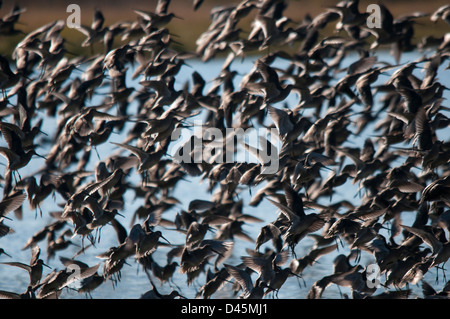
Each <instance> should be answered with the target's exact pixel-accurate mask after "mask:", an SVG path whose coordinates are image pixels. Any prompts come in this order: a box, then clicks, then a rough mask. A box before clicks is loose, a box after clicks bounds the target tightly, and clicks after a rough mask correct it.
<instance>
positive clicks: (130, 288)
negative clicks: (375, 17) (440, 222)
mask: <svg viewBox="0 0 450 319" xmlns="http://www.w3.org/2000/svg"><path fill="white" fill-rule="evenodd" d="M379 57H380V58H379V60H383V61H386V62H389V63H394V61H393V59H392V57H391V56H390V55H389V54H386V53H382V54H381V55H379ZM416 57H417V56H416V55H414V54H404V55H403V57H402V62H408V61H411V60H414V59H415V58H416ZM255 60H256V58H252V57H249V58H245V59H244V60H243V61H235V62H234V63H233V65H232V67H231V68H232V69H234V70H237V71H238V72H239V74H238V75H237V76H236V78H235V85H236V87H237V88H238V87H239V82H240V81H241V79H242V76H243V75H244V74H246V73H247V72H248V71H249V70H250V69H251V67H252V66H253V62H254V61H255ZM351 61H352V57H350V58H349V59H348V60H347V62H346V63H351ZM222 63H223V60H215V61H211V62H207V63H203V62H201V61H196V60H192V61H188V64H189V66H183V67H182V69H181V71H180V73H179V76H178V77H177V80H176V88H178V89H180V88H181V87H183V85H184V83H185V82H186V81H190V80H191V75H192V73H193V72H194V70H195V71H197V72H199V73H200V74H202V75H203V77H204V79H205V80H206V81H207V82H208V81H209V84H208V86H209V85H210V84H211V83H210V81H211V80H213V79H214V78H215V77H216V76H217V75H218V74H219V72H220V68H221V67H222ZM276 63H278V65H279V66H280V67H283V66H285V65H286V64H285V63H286V62H285V61H282V60H280V61H277V62H276ZM275 65H277V64H275ZM76 72H77V71H75V73H74V75H75V76H80V73H76ZM418 72H420V71H418ZM132 73H133V72H132V70H129V71H128V73H127V74H128V75H129V77H128V86H129V87H138V81H139V80H140V79H137V80H135V81H133V80H132V79H131V77H130V75H131V74H132ZM419 76H420V75H419ZM386 79H387V78H384V77H383V76H380V82H382V81H385V80H386ZM439 80H440V81H441V83H443V84H444V85H447V86H448V84H449V83H450V76H449V71H442V72H440V73H439ZM208 86H207V87H206V89H205V92H206V91H207V90H208ZM446 93H447V92H446ZM446 97H447V98H449V96H448V95H447V96H446ZM375 98H378V96H375ZM100 101H101V97H99V96H97V97H96V98H94V99H93V100H92V104H93V105H95V104H98V103H99V102H100ZM286 102H287V105H289V106H290V107H294V106H295V105H296V103H297V102H298V97H297V96H296V95H295V93H292V94H291V95H290V96H289V98H288V99H287V100H286ZM275 106H278V107H279V106H280V105H275ZM135 107H136V103H131V104H130V107H129V111H130V112H132V111H133V109H134V108H135ZM447 115H448V114H447ZM199 118H201V115H199ZM44 120H45V122H44V125H43V131H44V132H45V133H47V134H48V135H49V137H52V134H53V131H52V130H51V128H53V127H55V123H56V122H55V120H54V119H52V118H45V119H44ZM192 120H194V119H192ZM269 121H270V119H268V124H269ZM127 125H128V126H127V127H125V129H124V132H127V128H131V125H132V124H127ZM373 129H374V125H369V126H368V127H367V129H366V130H365V131H364V132H363V134H361V135H359V136H353V135H352V136H351V137H350V138H349V142H347V143H350V144H345V145H349V146H353V147H354V146H358V145H362V143H363V142H364V140H365V138H366V137H368V136H371V135H375V134H376V133H375V132H374V131H373ZM448 133H449V130H441V131H439V132H438V134H439V135H438V136H439V138H441V139H448V136H449V134H448ZM123 138H124V136H122V135H119V134H113V135H111V137H110V139H109V141H111V142H118V143H120V142H121V141H122V140H123ZM117 151H118V149H117V148H116V147H115V146H114V145H112V144H110V143H108V142H107V143H105V144H103V145H100V146H99V147H98V153H99V154H100V159H101V160H104V159H106V158H107V156H109V155H111V154H112V153H113V152H117ZM38 153H40V154H45V150H43V149H38ZM0 162H2V163H5V162H6V161H5V160H3V158H0ZM97 162H98V158H97V156H96V154H95V153H93V154H92V155H91V161H90V162H89V163H88V167H87V168H86V169H87V170H93V169H94V167H95V166H96V164H97ZM42 165H43V160H42V159H39V158H33V159H32V161H31V163H30V165H29V166H27V167H26V168H24V169H22V170H20V174H21V176H22V177H26V176H28V175H32V174H34V173H35V172H36V171H38V170H39V168H40V167H42ZM132 174H134V172H132ZM321 174H322V177H323V178H326V177H327V176H328V174H329V171H326V170H324V171H323V172H321ZM132 181H133V179H132ZM134 181H136V182H139V177H138V175H137V174H136V175H135V179H134ZM264 185H265V183H262V184H261V185H259V186H257V187H255V188H254V189H253V190H252V194H255V193H256V192H257V190H258V189H259V188H260V187H263V186H264ZM207 187H208V182H207V181H205V182H202V181H201V178H190V179H189V181H184V180H182V181H180V182H179V183H178V184H177V186H176V187H175V189H173V196H174V197H175V198H178V199H179V200H181V202H182V203H181V204H179V205H176V206H175V207H174V208H172V209H170V210H168V211H166V212H164V214H163V218H165V219H168V220H173V219H174V217H175V215H176V213H177V212H179V211H181V210H182V209H184V210H187V208H188V205H189V202H190V201H191V200H194V199H205V200H209V199H210V198H211V194H210V193H208V192H207ZM357 189H358V185H353V184H351V182H348V183H346V184H344V185H343V186H341V187H339V188H338V189H337V193H336V195H335V196H333V200H332V202H333V203H334V202H337V201H339V200H341V199H346V200H349V201H351V202H352V203H353V204H354V205H357V204H358V203H359V201H360V198H359V197H358V196H357ZM239 197H240V198H241V199H242V200H243V201H244V210H243V213H245V214H249V215H253V216H255V217H258V218H261V219H263V220H264V222H262V223H249V224H246V225H244V226H243V229H244V231H245V232H247V233H248V234H249V235H250V236H251V237H252V238H256V236H257V235H258V233H259V230H260V228H261V227H262V226H264V225H265V224H266V223H268V222H271V221H273V220H275V219H276V218H277V215H278V211H277V209H276V208H275V207H274V206H273V205H272V204H271V203H269V202H268V201H267V200H263V201H262V202H261V203H260V205H259V206H258V207H251V206H249V205H248V203H249V201H250V200H251V195H250V194H249V192H248V190H247V189H242V191H241V193H240V194H239ZM141 203H142V200H141V199H135V198H134V193H133V191H131V190H130V191H127V192H126V193H125V207H124V209H123V210H122V211H121V214H123V215H124V217H117V219H118V220H119V221H120V222H121V223H122V224H123V225H124V226H125V227H126V228H127V229H128V230H129V229H130V226H131V225H130V223H131V217H132V215H133V212H134V211H135V210H136V209H137V208H138V207H139V206H140V205H141ZM320 203H321V204H323V205H328V204H330V202H329V201H328V200H326V199H321V200H320ZM64 204H65V203H64V202H63V200H62V198H61V197H59V196H58V195H57V196H56V197H55V198H53V197H48V198H47V199H46V200H45V202H44V203H43V204H42V206H41V207H42V210H43V215H42V217H41V216H39V214H38V216H37V217H36V212H35V211H33V210H30V209H29V208H28V203H27V202H25V203H24V214H23V219H21V220H18V219H17V218H16V217H15V216H14V214H13V213H11V214H10V215H9V216H8V217H11V218H12V221H5V224H7V225H9V226H10V227H12V228H13V229H14V230H15V233H14V234H10V235H8V236H6V237H3V238H0V247H3V248H4V249H5V250H6V251H7V252H8V253H9V254H10V255H12V258H8V257H7V256H4V255H2V256H0V261H1V262H6V261H18V262H23V263H29V259H30V251H29V250H24V251H23V250H21V249H22V247H23V246H24V245H25V243H26V241H27V240H28V239H29V238H30V237H31V236H32V235H33V234H34V233H35V232H36V231H38V230H40V229H41V228H42V227H43V226H45V225H47V224H50V223H51V222H53V221H54V220H53V219H52V217H51V216H49V214H48V213H49V212H52V211H59V210H61V208H60V206H58V205H64ZM414 217H415V213H409V212H405V213H403V214H402V219H403V223H404V224H406V225H410V224H411V223H412V221H413V220H414ZM66 228H67V227H66ZM66 228H65V229H66ZM158 228H159V229H161V230H162V231H163V234H164V236H165V237H166V238H167V239H168V240H169V241H170V243H172V244H174V245H177V244H183V243H184V239H185V236H184V234H182V233H178V232H177V231H174V230H171V229H164V228H163V227H161V226H157V229H158ZM383 232H384V230H381V233H382V234H383ZM213 236H214V234H212V233H208V235H207V237H208V238H212V237H213ZM72 242H73V244H74V245H71V246H70V247H69V248H67V249H66V250H64V251H60V252H57V255H56V257H55V258H53V259H50V260H47V255H46V241H42V242H40V247H41V250H42V251H41V258H42V259H44V261H46V263H47V264H48V265H49V266H50V267H51V268H53V269H57V270H60V269H63V268H64V267H63V265H62V264H61V263H60V261H59V256H64V257H72V256H73V255H74V254H75V253H76V252H77V251H78V250H79V249H80V247H81V238H80V237H79V236H76V237H75V238H73V239H72ZM86 243H87V241H85V244H86ZM117 244H118V243H117V238H116V233H115V232H114V230H113V228H112V227H111V226H109V225H107V226H105V227H104V228H103V229H102V232H101V241H100V242H99V243H97V244H96V246H95V247H90V248H88V249H87V250H86V252H85V254H83V255H81V256H79V257H78V259H79V260H81V261H83V262H86V263H87V264H89V265H91V266H92V265H95V264H97V263H102V260H100V259H98V258H97V257H96V255H98V254H100V253H102V252H105V251H107V250H108V249H109V247H111V246H117ZM313 245H314V241H313V240H312V239H310V238H309V237H307V238H305V239H303V240H302V241H301V242H300V243H299V244H298V245H297V247H296V250H295V251H296V254H297V257H301V256H304V255H305V254H307V253H308V252H309V251H310V249H311V248H312V247H313ZM265 247H269V248H270V247H271V244H270V243H267V244H265V245H263V246H262V249H264V248H265ZM247 248H249V249H253V248H254V243H253V242H247V241H244V240H242V239H239V238H236V239H235V244H234V248H233V254H232V255H231V257H230V258H229V259H228V260H227V261H226V262H227V263H228V264H232V265H237V264H239V263H240V262H241V259H240V258H241V256H246V255H248V254H247V252H246V249H247ZM169 249H170V247H159V248H158V249H157V251H156V252H155V253H154V255H153V257H154V260H156V261H157V262H158V263H159V264H160V265H165V263H166V253H167V252H168V250H169ZM348 253H349V250H348V247H347V246H345V247H340V249H339V252H333V253H330V254H328V255H326V256H323V257H322V258H321V259H319V262H318V263H316V264H315V265H314V266H312V267H308V268H306V269H305V271H304V272H303V279H304V281H305V283H306V288H305V287H304V285H303V282H302V284H301V286H300V285H299V281H298V280H297V278H295V277H291V278H289V279H288V280H287V281H286V283H285V284H284V286H283V287H282V288H281V289H280V291H279V294H278V297H279V298H305V297H306V295H307V293H308V291H309V289H310V287H311V286H312V285H313V283H314V282H315V281H317V280H319V279H321V278H322V277H324V276H327V275H330V274H332V271H333V270H332V263H333V260H334V258H335V257H336V256H337V254H346V255H348ZM373 260H374V259H373V257H372V256H371V255H369V254H367V253H364V252H363V253H362V257H361V262H360V264H361V265H368V264H370V263H372V262H373ZM289 261H290V260H289ZM289 261H288V263H289ZM127 262H128V265H125V266H124V267H123V269H122V272H121V281H120V282H118V283H117V285H116V286H114V285H113V284H112V282H111V281H107V282H105V283H103V284H102V285H101V286H100V287H99V288H97V289H96V290H94V291H93V292H92V297H93V298H139V297H140V296H141V295H142V294H143V293H144V292H146V291H147V290H149V289H150V288H151V286H150V285H149V281H148V279H147V276H146V275H145V273H144V272H143V270H142V268H141V267H140V266H139V265H138V263H137V262H135V261H134V260H133V258H128V259H127ZM288 263H287V264H286V265H285V266H287V265H288ZM102 267H103V264H101V265H100V268H99V272H100V273H101V271H102V270H101V269H102ZM51 271H52V270H51V269H47V268H45V269H44V276H45V275H46V274H48V273H49V272H51ZM435 276H436V269H432V270H430V271H429V272H428V273H427V274H426V275H425V280H427V281H428V282H429V283H433V284H434V280H435ZM254 278H256V277H254ZM28 282H29V278H28V274H27V272H26V271H25V270H23V269H19V268H16V267H10V266H6V265H0V290H6V291H13V292H17V293H20V292H24V291H25V290H26V287H27V285H28ZM155 282H158V280H157V279H155ZM174 282H176V284H177V285H178V286H179V288H180V292H181V294H182V295H184V296H186V297H188V298H195V297H196V293H197V291H198V289H199V287H200V286H201V285H203V284H204V283H205V276H204V275H201V276H199V277H198V278H197V279H196V280H195V282H194V283H193V284H191V285H190V286H187V284H186V277H185V275H183V274H181V273H179V272H178V271H176V273H175V275H174ZM440 286H442V281H441V282H440V283H439V284H438V285H436V286H435V287H437V288H438V287H440ZM74 287H76V284H75V285H74ZM410 288H411V289H412V290H413V297H414V296H419V297H421V296H422V293H421V289H420V285H415V286H411V287H410ZM171 290H172V287H170V286H169V285H167V284H165V285H163V286H161V287H159V291H160V292H163V293H168V292H170V291H171ZM383 290H384V289H383V288H379V289H378V291H377V292H376V293H380V292H383ZM341 293H345V294H348V295H351V291H350V290H349V289H347V288H342V287H341V288H340V290H339V289H338V287H337V286H335V285H331V286H330V287H328V288H327V289H326V290H325V292H324V293H323V298H341V296H342V295H341ZM228 297H233V295H232V290H231V284H226V285H225V286H224V287H223V288H222V289H221V290H220V291H219V292H217V293H216V294H215V295H213V298H228ZM61 298H85V296H84V294H79V293H77V292H76V291H74V290H70V289H64V291H63V293H62V294H61Z"/></svg>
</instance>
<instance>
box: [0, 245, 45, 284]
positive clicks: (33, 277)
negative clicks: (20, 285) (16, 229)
mask: <svg viewBox="0 0 450 319" xmlns="http://www.w3.org/2000/svg"><path fill="white" fill-rule="evenodd" d="M31 253H32V255H31V260H30V264H29V265H27V264H24V263H21V262H2V263H0V265H9V266H14V267H19V268H22V269H25V270H26V271H27V272H28V274H29V276H30V286H31V287H33V288H35V287H36V286H37V285H38V284H39V282H40V281H41V278H42V271H43V266H46V267H49V266H47V265H46V264H45V263H44V261H43V260H42V259H40V258H39V255H40V253H41V249H40V248H39V246H37V245H35V246H33V247H32V248H31Z"/></svg>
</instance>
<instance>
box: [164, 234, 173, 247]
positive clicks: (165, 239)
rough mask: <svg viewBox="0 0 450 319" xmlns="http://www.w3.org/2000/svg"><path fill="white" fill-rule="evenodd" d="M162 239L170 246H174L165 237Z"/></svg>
mask: <svg viewBox="0 0 450 319" xmlns="http://www.w3.org/2000/svg"><path fill="white" fill-rule="evenodd" d="M161 238H162V239H164V240H165V241H166V242H167V243H168V244H169V245H172V244H171V243H170V241H168V240H167V239H166V238H165V237H164V236H163V235H161Z"/></svg>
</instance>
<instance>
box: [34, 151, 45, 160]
mask: <svg viewBox="0 0 450 319" xmlns="http://www.w3.org/2000/svg"><path fill="white" fill-rule="evenodd" d="M34 155H36V156H37V157H40V158H43V159H45V160H47V158H46V157H45V156H42V155H39V154H38V153H35V154H34Z"/></svg>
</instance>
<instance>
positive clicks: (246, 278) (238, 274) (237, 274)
mask: <svg viewBox="0 0 450 319" xmlns="http://www.w3.org/2000/svg"><path fill="white" fill-rule="evenodd" d="M224 266H225V268H226V270H227V271H228V273H229V274H230V275H231V276H232V277H233V278H234V279H235V280H236V281H237V282H238V283H239V285H240V286H241V288H242V289H243V290H244V292H250V291H251V290H252V289H253V282H252V278H251V277H250V275H249V274H248V273H246V272H245V271H244V270H242V269H239V268H237V267H235V266H232V265H228V264H224Z"/></svg>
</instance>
